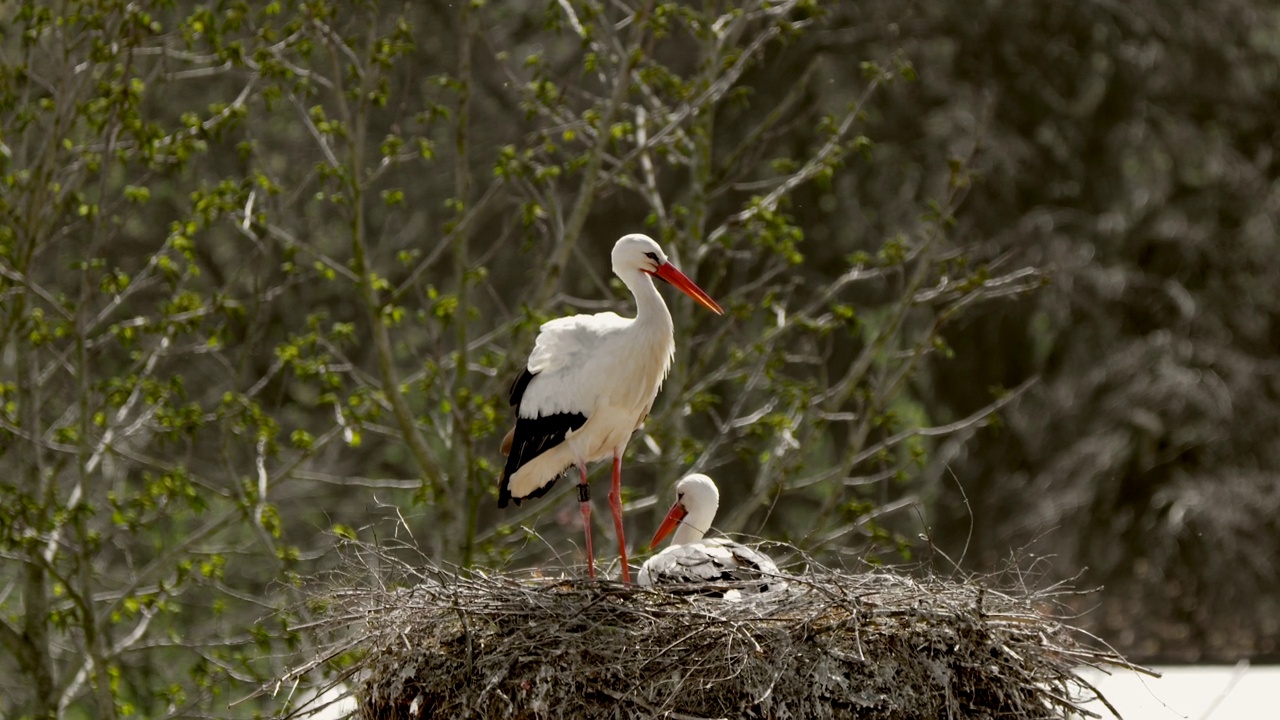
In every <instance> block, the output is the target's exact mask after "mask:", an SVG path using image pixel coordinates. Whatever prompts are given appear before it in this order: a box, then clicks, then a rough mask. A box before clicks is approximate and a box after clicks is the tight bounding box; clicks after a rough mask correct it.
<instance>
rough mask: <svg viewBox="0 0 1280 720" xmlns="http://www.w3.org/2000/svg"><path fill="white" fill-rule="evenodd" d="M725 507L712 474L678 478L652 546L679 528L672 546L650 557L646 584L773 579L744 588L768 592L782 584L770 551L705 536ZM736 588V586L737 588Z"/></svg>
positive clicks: (643, 568)
mask: <svg viewBox="0 0 1280 720" xmlns="http://www.w3.org/2000/svg"><path fill="white" fill-rule="evenodd" d="M719 507H720V491H719V490H718V489H716V484H715V483H714V482H711V478H709V477H707V476H706V475H703V474H701V473H694V474H692V475H686V476H684V477H683V478H681V479H680V482H678V483H676V502H675V504H674V505H672V506H671V510H670V512H668V513H667V517H666V519H664V520H663V521H662V524H661V525H660V526H658V531H657V532H655V533H654V534H653V540H652V541H650V543H649V547H656V546H657V544H658V543H660V542H662V539H663V538H664V537H666V536H667V535H668V534H669V533H670V532H671V531H672V530H673V529H674V530H675V531H676V534H675V537H673V538H672V539H671V545H670V547H668V548H667V549H665V550H663V551H662V552H660V553H658V554H657V555H654V556H653V557H651V558H649V559H648V560H646V561H645V563H644V565H642V566H641V567H640V576H639V579H638V582H639V584H640V585H641V586H642V587H647V586H651V585H664V584H679V583H705V582H716V581H730V582H742V581H751V580H758V579H760V578H761V577H764V578H765V579H766V580H767V581H766V582H762V583H761V584H759V585H751V586H747V587H743V588H741V589H740V592H746V593H751V592H768V591H769V590H771V589H776V588H779V587H782V586H783V585H784V584H785V583H784V582H783V581H781V580H776V579H773V580H769V578H771V577H772V578H776V576H777V575H778V566H777V565H776V564H775V563H774V562H773V560H771V559H770V558H769V556H767V555H765V554H763V553H761V552H758V551H756V550H752V549H751V548H749V547H747V546H745V545H742V544H740V543H736V542H734V541H732V540H728V539H725V538H713V539H711V540H704V539H703V537H702V536H703V535H706V533H707V530H708V529H710V528H711V521H712V520H715V517H716V510H717V509H718V508H719ZM731 592H732V591H731Z"/></svg>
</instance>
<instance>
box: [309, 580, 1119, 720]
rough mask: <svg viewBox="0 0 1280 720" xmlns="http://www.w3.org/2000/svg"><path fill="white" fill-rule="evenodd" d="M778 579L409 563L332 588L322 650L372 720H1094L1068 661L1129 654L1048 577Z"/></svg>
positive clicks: (1089, 692)
mask: <svg viewBox="0 0 1280 720" xmlns="http://www.w3.org/2000/svg"><path fill="white" fill-rule="evenodd" d="M786 579H787V583H786V586H785V588H784V589H783V590H781V591H779V592H769V593H763V594H754V595H752V594H742V595H739V594H737V593H726V591H727V590H729V589H732V585H731V584H727V583H715V584H710V585H706V586H682V587H681V588H680V593H679V594H673V593H672V592H670V591H669V590H666V589H661V588H658V589H641V588H637V587H634V586H627V585H623V584H621V583H618V582H613V581H607V580H602V581H588V580H585V579H581V578H567V577H545V576H540V575H537V574H533V573H529V572H524V573H519V572H517V573H486V572H481V571H476V570H471V571H467V572H465V573H463V572H460V571H452V570H445V569H439V568H435V567H426V568H422V567H419V568H417V569H415V570H414V571H413V572H412V576H411V577H409V578H406V581H407V582H404V583H402V584H401V586H400V587H399V588H397V589H384V588H380V589H353V588H350V587H347V588H346V589H341V590H334V589H330V590H329V591H328V592H327V593H326V596H325V602H326V603H327V614H328V617H329V618H330V627H331V629H332V630H335V631H337V633H336V634H335V635H334V638H335V640H334V645H333V647H332V648H331V650H332V652H331V653H329V654H327V655H326V657H336V656H337V655H339V654H341V655H342V656H344V657H347V658H352V657H354V658H356V659H355V660H354V661H353V663H352V664H350V665H348V666H347V669H346V672H345V673H344V677H346V678H347V679H349V680H351V681H352V682H354V684H355V696H356V699H357V702H358V706H359V717H361V718H367V719H369V720H372V719H374V718H378V719H383V718H388V719H390V718H395V719H400V718H415V719H416V718H468V717H471V718H521V719H524V718H587V717H590V718H596V717H670V718H738V717H752V718H886V719H887V718H1063V717H1067V716H1071V715H1073V714H1079V715H1083V716H1094V717H1096V715H1094V714H1093V713H1090V712H1088V711H1087V710H1085V709H1084V708H1083V704H1084V703H1085V702H1086V701H1088V700H1091V699H1092V698H1094V697H1095V696H1097V693H1096V690H1095V689H1094V688H1093V687H1092V686H1090V685H1089V684H1088V683H1087V682H1085V681H1084V680H1083V679H1081V678H1080V677H1079V676H1078V674H1077V672H1078V670H1079V669H1080V667H1081V666H1094V667H1103V666H1107V665H1119V666H1124V667H1133V666H1132V665H1129V664H1128V663H1127V662H1126V661H1125V660H1124V659H1123V658H1121V657H1120V656H1119V655H1117V654H1115V653H1113V652H1110V651H1108V650H1104V649H1101V648H1099V647H1097V646H1096V645H1097V644H1096V643H1095V642H1092V641H1091V639H1090V638H1088V637H1087V636H1085V635H1084V634H1083V633H1081V632H1080V631H1077V630H1074V629H1073V628H1071V627H1070V626H1069V625H1067V624H1065V623H1064V622H1063V621H1061V620H1059V619H1056V618H1055V617H1054V616H1053V615H1052V610H1053V608H1055V607H1057V603H1056V602H1055V598H1056V597H1057V596H1058V595H1059V594H1061V593H1062V592H1064V591H1063V590H1062V589H1061V588H1056V589H1054V590H1049V591H1041V592H1035V591H1030V590H1027V589H1025V588H1021V587H1019V588H1017V589H1016V590H1010V589H1007V588H1006V589H1004V590H997V589H995V588H993V587H988V585H989V584H990V583H989V582H984V581H981V580H977V579H963V580H954V579H941V578H926V579H915V578H912V577H908V576H904V575H902V574H897V573H894V572H890V571H885V570H875V571H870V572H862V573H850V572H843V571H836V570H831V569H827V568H822V567H819V566H816V565H810V567H809V569H808V570H807V571H806V572H804V573H801V574H788V575H786ZM714 595H719V596H720V597H714ZM726 595H727V596H728V597H727V598H726V597H725V596H726ZM729 598H734V599H729ZM338 638H341V639H340V640H339V639H338ZM352 651H355V652H354V653H353V652H352ZM320 660H323V658H321V659H320ZM317 662H319V661H317ZM315 664H316V663H312V664H310V666H311V667H314V665H315ZM306 669H308V668H303V670H306ZM1135 669H1139V670H1141V668H1135ZM1103 702H1104V703H1105V702H1106V701H1105V699H1104V700H1103Z"/></svg>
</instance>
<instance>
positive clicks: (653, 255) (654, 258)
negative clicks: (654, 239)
mask: <svg viewBox="0 0 1280 720" xmlns="http://www.w3.org/2000/svg"><path fill="white" fill-rule="evenodd" d="M644 256H645V257H647V258H649V259H650V260H652V261H654V262H658V253H655V252H647V253H645V254H644Z"/></svg>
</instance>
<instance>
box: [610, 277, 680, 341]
mask: <svg viewBox="0 0 1280 720" xmlns="http://www.w3.org/2000/svg"><path fill="white" fill-rule="evenodd" d="M618 277H620V278H622V282H623V284H624V285H626V286H627V289H628V290H630V291H631V294H632V295H634V296H635V298H636V322H637V323H639V324H641V325H646V326H655V327H658V328H662V329H664V330H665V331H666V333H667V334H668V335H669V334H671V333H672V332H673V331H674V329H675V326H674V324H673V323H672V322H671V311H670V310H667V303H666V302H665V301H663V299H662V295H661V294H660V293H659V292H658V288H657V287H655V286H654V282H653V278H651V277H649V276H648V275H646V274H645V273H642V272H640V271H639V270H628V271H626V272H622V273H618Z"/></svg>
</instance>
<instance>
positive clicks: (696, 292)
mask: <svg viewBox="0 0 1280 720" xmlns="http://www.w3.org/2000/svg"><path fill="white" fill-rule="evenodd" d="M636 272H641V273H644V274H645V275H649V276H652V277H656V278H658V279H659V280H663V281H666V282H668V283H671V284H672V285H674V286H676V287H677V288H679V289H680V291H681V292H683V293H684V294H686V295H688V296H689V297H691V298H693V299H694V300H695V301H697V303H698V304H699V305H701V306H703V307H705V308H706V309H708V310H710V311H711V312H713V313H715V314H717V315H723V314H724V310H722V309H720V306H719V305H717V304H716V301H715V300H712V299H711V296H710V295H708V294H706V293H705V292H703V291H702V288H700V287H698V286H697V285H695V284H694V282H693V281H692V280H690V279H689V278H687V277H685V274H684V273H682V272H680V270H678V269H677V268H676V266H675V265H672V264H671V262H670V261H669V260H667V254H666V253H664V252H662V248H661V247H659V246H658V243H656V242H654V241H653V238H651V237H649V236H648V235H641V234H639V233H632V234H630V235H623V236H622V237H621V238H620V239H619V240H618V242H616V243H614V245H613V273H614V274H615V275H617V276H618V277H620V278H622V280H623V282H628V281H627V278H628V277H632V276H633V275H634V274H635V273H636Z"/></svg>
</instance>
